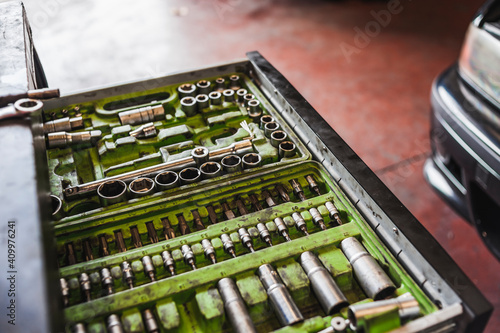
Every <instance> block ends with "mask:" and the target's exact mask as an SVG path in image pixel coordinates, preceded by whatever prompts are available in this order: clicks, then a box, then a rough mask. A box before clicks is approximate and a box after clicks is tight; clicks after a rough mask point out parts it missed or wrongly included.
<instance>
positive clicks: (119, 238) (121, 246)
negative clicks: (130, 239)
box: [114, 230, 127, 252]
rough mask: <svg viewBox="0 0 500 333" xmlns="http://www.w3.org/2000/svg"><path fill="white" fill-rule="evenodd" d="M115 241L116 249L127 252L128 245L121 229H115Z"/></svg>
mask: <svg viewBox="0 0 500 333" xmlns="http://www.w3.org/2000/svg"><path fill="white" fill-rule="evenodd" d="M114 233H115V243H116V249H117V250H118V252H125V251H127V247H126V246H125V240H124V239H123V234H122V231H121V230H115V231H114Z"/></svg>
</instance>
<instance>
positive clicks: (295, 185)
mask: <svg viewBox="0 0 500 333" xmlns="http://www.w3.org/2000/svg"><path fill="white" fill-rule="evenodd" d="M290 185H292V189H293V193H295V195H296V196H297V197H298V198H299V200H300V201H304V200H306V196H305V195H304V190H303V189H302V186H300V183H299V182H298V180H297V179H291V180H290Z"/></svg>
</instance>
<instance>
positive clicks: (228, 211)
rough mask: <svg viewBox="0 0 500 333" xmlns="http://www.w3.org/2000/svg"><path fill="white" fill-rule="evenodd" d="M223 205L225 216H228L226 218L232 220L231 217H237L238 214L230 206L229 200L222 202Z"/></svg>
mask: <svg viewBox="0 0 500 333" xmlns="http://www.w3.org/2000/svg"><path fill="white" fill-rule="evenodd" d="M221 206H222V211H223V212H224V216H225V217H226V220H231V219H234V218H235V217H236V215H234V213H233V211H232V210H231V208H229V205H228V204H227V202H223V203H222V204H221Z"/></svg>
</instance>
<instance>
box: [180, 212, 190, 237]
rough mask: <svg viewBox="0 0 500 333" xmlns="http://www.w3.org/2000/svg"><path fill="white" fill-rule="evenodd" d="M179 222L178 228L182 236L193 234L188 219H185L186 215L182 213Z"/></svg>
mask: <svg viewBox="0 0 500 333" xmlns="http://www.w3.org/2000/svg"><path fill="white" fill-rule="evenodd" d="M177 221H179V225H178V228H179V232H180V233H181V235H183V236H184V235H187V234H189V233H191V229H189V226H188V224H187V222H186V219H185V218H184V215H182V213H181V214H179V215H177Z"/></svg>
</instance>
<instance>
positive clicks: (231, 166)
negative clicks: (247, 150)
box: [220, 155, 241, 173]
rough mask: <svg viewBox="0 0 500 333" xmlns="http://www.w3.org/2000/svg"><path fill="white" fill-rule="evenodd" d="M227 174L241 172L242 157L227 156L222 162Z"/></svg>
mask: <svg viewBox="0 0 500 333" xmlns="http://www.w3.org/2000/svg"><path fill="white" fill-rule="evenodd" d="M220 163H221V164H222V167H223V168H224V170H226V172H227V173H233V172H238V171H241V157H239V156H238V155H227V156H224V157H223V158H222V160H221V161H220Z"/></svg>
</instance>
